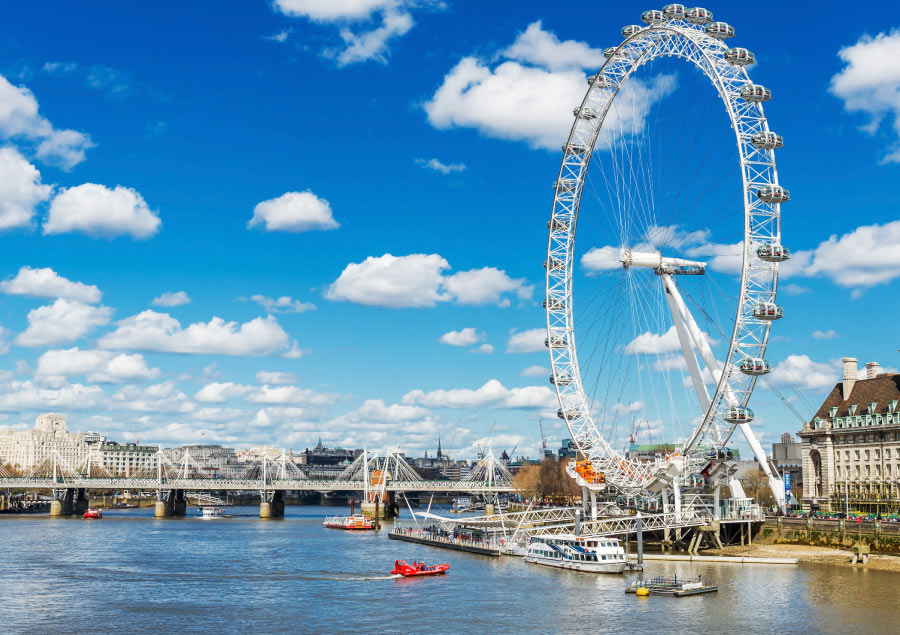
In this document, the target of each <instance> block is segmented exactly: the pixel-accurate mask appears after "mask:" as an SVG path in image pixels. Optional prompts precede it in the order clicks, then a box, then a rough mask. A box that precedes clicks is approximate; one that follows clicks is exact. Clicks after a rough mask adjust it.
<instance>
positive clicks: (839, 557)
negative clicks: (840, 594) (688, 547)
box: [703, 544, 900, 572]
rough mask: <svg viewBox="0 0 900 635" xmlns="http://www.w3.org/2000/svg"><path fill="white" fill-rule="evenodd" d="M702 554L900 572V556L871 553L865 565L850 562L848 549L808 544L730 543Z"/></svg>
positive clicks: (850, 553)
mask: <svg viewBox="0 0 900 635" xmlns="http://www.w3.org/2000/svg"><path fill="white" fill-rule="evenodd" d="M703 555H704V556H751V557H754V558H797V560H799V561H800V562H801V563H804V562H815V563H817V564H831V565H836V566H842V567H857V568H864V569H877V570H879V571H898V572H900V557H897V556H888V555H883V554H877V553H876V554H871V555H870V556H869V562H868V564H866V565H860V564H856V565H854V564H852V562H851V561H852V559H853V553H852V552H851V551H850V550H849V549H832V548H829V547H813V546H809V545H784V544H779V545H758V544H754V545H751V546H749V547H748V546H740V545H732V546H730V547H725V548H724V549H704V550H703Z"/></svg>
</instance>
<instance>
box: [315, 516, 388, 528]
mask: <svg viewBox="0 0 900 635" xmlns="http://www.w3.org/2000/svg"><path fill="white" fill-rule="evenodd" d="M322 524H323V525H325V526H326V527H330V528H331V529H350V530H366V529H375V523H374V522H372V519H371V518H369V517H368V516H363V515H362V514H353V515H352V516H329V517H328V518H326V519H325V522H324V523H322Z"/></svg>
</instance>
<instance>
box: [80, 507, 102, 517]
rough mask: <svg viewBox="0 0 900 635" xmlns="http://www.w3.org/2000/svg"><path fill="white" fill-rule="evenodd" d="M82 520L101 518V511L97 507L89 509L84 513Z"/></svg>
mask: <svg viewBox="0 0 900 635" xmlns="http://www.w3.org/2000/svg"><path fill="white" fill-rule="evenodd" d="M82 518H103V510H102V509H100V508H98V507H91V508H90V509H89V510H87V511H86V512H84V516H82Z"/></svg>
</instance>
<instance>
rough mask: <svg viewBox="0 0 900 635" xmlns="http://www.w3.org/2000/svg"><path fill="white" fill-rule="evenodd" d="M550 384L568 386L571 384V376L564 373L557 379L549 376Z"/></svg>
mask: <svg viewBox="0 0 900 635" xmlns="http://www.w3.org/2000/svg"><path fill="white" fill-rule="evenodd" d="M550 383H551V384H553V385H554V386H568V385H569V384H571V383H572V376H571V375H567V374H565V373H560V374H559V376H558V377H554V376H553V375H550Z"/></svg>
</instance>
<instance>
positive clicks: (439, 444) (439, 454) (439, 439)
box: [437, 435, 444, 459]
mask: <svg viewBox="0 0 900 635" xmlns="http://www.w3.org/2000/svg"><path fill="white" fill-rule="evenodd" d="M443 456H444V453H443V452H441V435H438V451H437V458H439V459H440V458H443Z"/></svg>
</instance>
